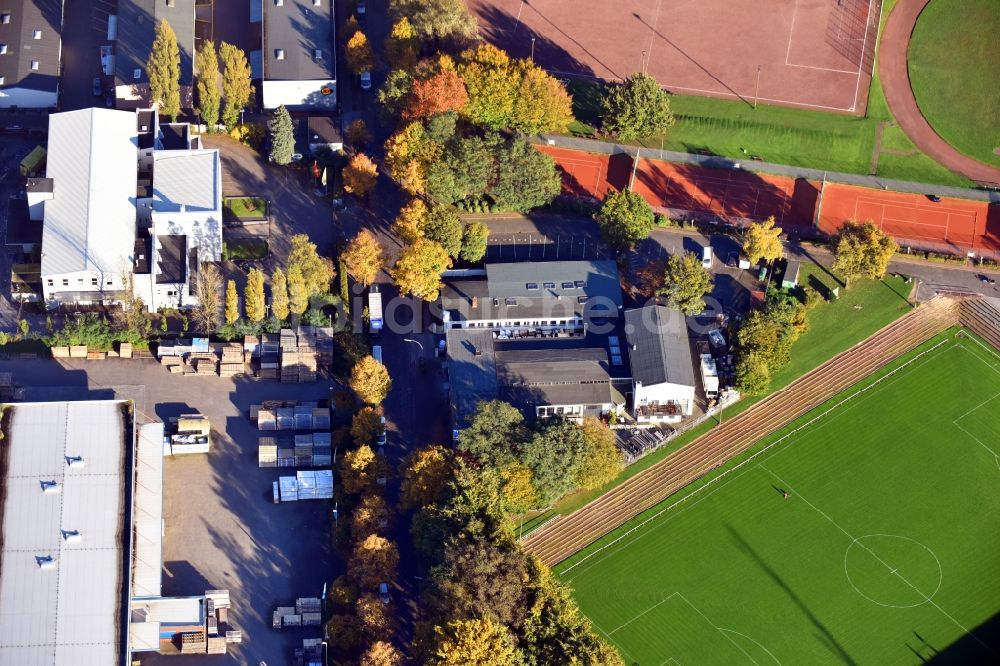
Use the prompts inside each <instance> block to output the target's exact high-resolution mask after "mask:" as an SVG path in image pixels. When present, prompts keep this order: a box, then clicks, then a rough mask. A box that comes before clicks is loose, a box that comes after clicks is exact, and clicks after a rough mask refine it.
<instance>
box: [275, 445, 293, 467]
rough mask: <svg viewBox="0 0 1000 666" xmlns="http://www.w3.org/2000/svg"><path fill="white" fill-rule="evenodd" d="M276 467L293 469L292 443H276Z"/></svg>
mask: <svg viewBox="0 0 1000 666" xmlns="http://www.w3.org/2000/svg"><path fill="white" fill-rule="evenodd" d="M278 467H282V468H286V469H287V468H291V467H295V446H294V444H293V443H292V442H290V441H284V440H283V441H280V442H278Z"/></svg>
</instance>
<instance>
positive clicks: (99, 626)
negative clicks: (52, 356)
mask: <svg viewBox="0 0 1000 666" xmlns="http://www.w3.org/2000/svg"><path fill="white" fill-rule="evenodd" d="M0 427H2V430H3V435H4V437H3V440H2V441H0V480H2V486H0V488H2V490H0V492H2V496H0V507H2V509H0V510H2V522H0V525H2V530H3V532H2V535H0V537H2V539H0V541H2V553H0V558H2V559H0V664H18V665H23V666H42V665H49V664H54V665H57V666H61V665H64V664H65V665H67V666H70V665H71V666H103V665H108V664H127V663H128V661H129V652H128V648H127V636H128V634H127V622H128V617H127V613H126V609H125V603H124V602H125V600H126V599H127V597H128V588H129V576H128V568H129V567H128V563H129V556H130V543H131V539H130V529H129V527H130V525H131V513H132V511H131V503H130V502H129V501H128V499H129V497H128V495H129V492H128V489H129V488H130V487H131V478H132V471H133V470H132V464H133V456H132V452H133V445H134V433H133V430H132V424H131V418H130V414H129V409H128V403H127V402H125V401H120V400H101V401H86V402H68V403H67V402H53V403H23V404H12V405H4V406H3V415H2V420H0Z"/></svg>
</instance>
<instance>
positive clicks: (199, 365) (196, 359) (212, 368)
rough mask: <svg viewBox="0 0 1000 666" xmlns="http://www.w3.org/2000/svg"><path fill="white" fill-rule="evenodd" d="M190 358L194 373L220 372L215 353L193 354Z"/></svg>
mask: <svg viewBox="0 0 1000 666" xmlns="http://www.w3.org/2000/svg"><path fill="white" fill-rule="evenodd" d="M190 359H191V365H192V366H194V374H197V375H216V374H218V372H219V362H218V361H217V360H216V359H215V355H214V354H192V355H191V357H190Z"/></svg>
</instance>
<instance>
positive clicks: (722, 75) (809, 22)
mask: <svg viewBox="0 0 1000 666" xmlns="http://www.w3.org/2000/svg"><path fill="white" fill-rule="evenodd" d="M466 3H467V5H468V6H469V9H470V10H471V11H472V12H473V14H475V16H476V18H477V20H478V21H479V26H480V34H481V35H482V36H483V38H484V39H485V40H486V41H488V42H490V43H491V44H494V45H496V46H498V47H499V48H502V49H504V50H506V51H507V52H508V53H510V55H511V56H513V57H516V58H528V57H533V58H534V60H535V62H537V63H538V64H539V65H541V66H542V67H544V68H545V69H547V70H548V71H550V72H552V73H553V74H556V75H557V76H572V77H581V78H596V79H603V80H610V81H614V80H620V79H623V78H625V77H627V76H630V75H632V74H634V73H635V72H638V71H640V70H644V71H646V72H647V73H648V74H649V75H650V76H652V77H653V78H655V79H656V80H657V81H658V82H659V84H660V85H661V86H663V87H664V88H667V89H668V90H670V91H671V92H676V93H679V94H685V95H708V96H715V97H726V98H730V99H739V100H742V101H743V102H745V103H746V104H748V105H750V104H752V103H753V102H754V100H758V101H760V102H761V103H768V104H782V105H788V106H799V107H805V108H812V109H819V110H824V111H837V112H845V113H863V112H864V110H865V107H866V104H867V100H868V87H869V84H870V82H871V74H872V66H873V63H874V56H875V46H876V43H877V40H878V26H879V17H880V16H881V12H882V8H881V5H882V0H618V1H611V2H609V1H608V0H466Z"/></svg>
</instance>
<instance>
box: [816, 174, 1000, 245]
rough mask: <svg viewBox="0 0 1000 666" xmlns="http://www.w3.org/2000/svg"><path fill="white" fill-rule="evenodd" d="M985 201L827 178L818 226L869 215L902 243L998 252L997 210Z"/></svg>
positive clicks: (830, 227) (829, 228)
mask: <svg viewBox="0 0 1000 666" xmlns="http://www.w3.org/2000/svg"><path fill="white" fill-rule="evenodd" d="M995 209H996V206H990V205H989V204H987V203H986V202H984V201H969V200H965V199H945V198H942V199H941V200H940V201H938V202H933V201H931V200H930V199H928V198H927V197H926V196H923V195H920V194H906V193H903V192H885V191H881V190H874V189H870V188H865V187H856V186H853V185H841V184H839V183H828V184H827V186H826V189H825V191H824V193H823V204H822V209H821V211H820V220H819V227H820V230H821V231H823V232H824V233H827V234H832V233H836V230H837V229H838V228H839V227H840V225H841V224H843V222H844V221H845V220H857V221H859V222H866V221H868V220H871V221H872V222H874V223H875V224H876V225H878V227H879V228H880V229H882V231H884V232H885V233H887V234H889V235H890V236H892V237H893V238H895V239H897V240H898V241H900V242H902V243H906V242H910V243H913V244H918V245H921V246H926V247H929V248H933V247H938V246H939V247H941V248H942V249H954V248H958V249H961V250H963V251H969V250H971V251H974V252H977V253H985V254H996V253H998V252H1000V211H996V210H995Z"/></svg>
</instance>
